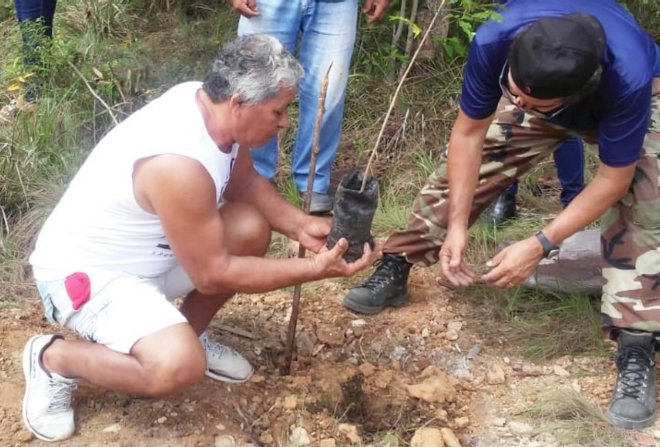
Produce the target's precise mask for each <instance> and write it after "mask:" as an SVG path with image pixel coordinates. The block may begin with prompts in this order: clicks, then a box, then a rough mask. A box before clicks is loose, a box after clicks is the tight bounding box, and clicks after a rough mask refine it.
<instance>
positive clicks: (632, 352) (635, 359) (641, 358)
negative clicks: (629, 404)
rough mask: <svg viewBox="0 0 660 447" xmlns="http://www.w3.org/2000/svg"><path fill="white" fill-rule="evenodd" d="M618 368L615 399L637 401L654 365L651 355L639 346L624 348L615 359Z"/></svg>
mask: <svg viewBox="0 0 660 447" xmlns="http://www.w3.org/2000/svg"><path fill="white" fill-rule="evenodd" d="M616 363H617V366H618V368H619V371H620V372H619V377H620V380H619V386H618V387H617V397H632V398H633V399H638V398H639V395H640V393H641V392H642V386H643V382H644V379H645V378H646V375H647V374H648V371H649V369H650V368H652V367H653V366H654V365H655V362H654V361H653V358H652V357H651V354H650V353H649V352H648V351H647V350H646V349H644V348H642V347H640V346H633V347H630V348H626V349H625V350H624V351H623V352H622V353H621V354H620V355H619V356H618V357H617V359H616Z"/></svg>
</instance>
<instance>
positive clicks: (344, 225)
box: [326, 171, 378, 262]
mask: <svg viewBox="0 0 660 447" xmlns="http://www.w3.org/2000/svg"><path fill="white" fill-rule="evenodd" d="M363 178H364V174H363V173H362V172H361V171H351V172H349V173H348V174H346V176H344V178H343V179H342V181H341V183H340V184H339V186H338V187H337V192H336V193H335V204H334V208H333V219H332V228H331V229H330V234H328V237H327V239H326V241H327V244H328V247H329V248H332V247H334V246H335V244H336V243H337V241H338V240H339V239H341V238H342V237H344V238H346V240H348V244H349V247H348V250H347V251H346V253H345V254H344V259H346V260H347V261H349V262H353V261H356V260H358V259H360V258H361V257H362V254H363V251H364V244H365V242H368V243H369V246H370V247H372V248H373V246H374V238H373V237H372V236H371V223H372V221H373V219H374V214H375V213H376V208H378V182H376V179H375V178H374V177H369V178H368V179H367V182H366V185H365V187H364V191H362V192H360V188H361V187H362V179H363Z"/></svg>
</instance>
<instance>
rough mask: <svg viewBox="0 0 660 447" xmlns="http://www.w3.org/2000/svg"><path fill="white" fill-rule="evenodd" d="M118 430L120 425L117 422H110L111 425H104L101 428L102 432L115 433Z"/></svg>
mask: <svg viewBox="0 0 660 447" xmlns="http://www.w3.org/2000/svg"><path fill="white" fill-rule="evenodd" d="M119 430H121V425H119V424H112V425H109V426H107V427H105V428H104V429H103V430H102V432H103V433H117V432H119Z"/></svg>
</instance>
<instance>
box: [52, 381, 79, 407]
mask: <svg viewBox="0 0 660 447" xmlns="http://www.w3.org/2000/svg"><path fill="white" fill-rule="evenodd" d="M76 388H78V384H77V383H76V382H73V381H71V382H69V381H66V382H65V381H62V380H58V379H55V378H52V377H50V378H48V390H49V393H50V396H49V397H50V399H49V401H50V404H49V405H48V412H49V413H59V412H62V411H68V410H69V408H71V395H72V394H73V391H74V390H75V389H76Z"/></svg>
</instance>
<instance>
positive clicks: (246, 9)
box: [231, 0, 259, 19]
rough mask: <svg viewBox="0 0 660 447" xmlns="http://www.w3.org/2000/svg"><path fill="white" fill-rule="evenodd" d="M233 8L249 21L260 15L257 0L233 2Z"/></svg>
mask: <svg viewBox="0 0 660 447" xmlns="http://www.w3.org/2000/svg"><path fill="white" fill-rule="evenodd" d="M231 7H232V8H234V11H236V12H238V13H239V14H241V15H242V16H245V17H247V18H248V19H249V18H250V17H254V16H258V15H259V9H258V8H257V0H231Z"/></svg>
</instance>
